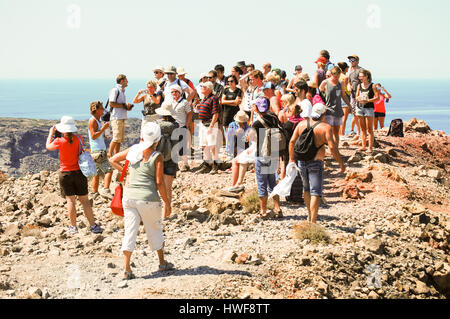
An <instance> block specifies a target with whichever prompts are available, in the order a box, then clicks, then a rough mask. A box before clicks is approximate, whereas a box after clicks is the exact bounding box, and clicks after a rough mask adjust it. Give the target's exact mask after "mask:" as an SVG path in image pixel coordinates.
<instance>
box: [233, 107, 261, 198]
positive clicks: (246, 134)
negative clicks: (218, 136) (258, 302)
mask: <svg viewBox="0 0 450 319" xmlns="http://www.w3.org/2000/svg"><path fill="white" fill-rule="evenodd" d="M248 120H249V117H248V115H247V113H246V112H244V111H239V112H238V113H237V114H236V115H235V117H234V122H232V123H231V124H230V126H229V127H228V133H227V145H226V151H227V153H228V155H229V156H232V157H234V158H233V160H232V167H231V172H232V177H231V179H232V186H231V187H230V188H228V189H227V191H229V192H236V193H239V192H242V191H243V190H244V177H245V173H246V172H247V168H248V165H249V164H250V163H254V162H255V153H256V138H255V137H256V136H255V135H254V131H253V130H250V127H249V126H248V125H247V122H248ZM252 133H253V134H252ZM252 136H253V138H252Z"/></svg>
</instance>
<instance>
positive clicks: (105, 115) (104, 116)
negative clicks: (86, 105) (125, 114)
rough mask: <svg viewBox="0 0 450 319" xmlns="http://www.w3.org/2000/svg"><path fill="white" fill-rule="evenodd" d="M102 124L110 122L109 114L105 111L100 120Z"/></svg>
mask: <svg viewBox="0 0 450 319" xmlns="http://www.w3.org/2000/svg"><path fill="white" fill-rule="evenodd" d="M100 119H101V120H102V121H103V122H109V121H110V120H111V112H110V111H105V113H104V114H103V115H102V117H101V118H100Z"/></svg>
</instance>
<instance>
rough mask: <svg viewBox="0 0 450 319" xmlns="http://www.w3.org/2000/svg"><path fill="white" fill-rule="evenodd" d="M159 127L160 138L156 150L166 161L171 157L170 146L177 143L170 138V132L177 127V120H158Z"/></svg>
mask: <svg viewBox="0 0 450 319" xmlns="http://www.w3.org/2000/svg"><path fill="white" fill-rule="evenodd" d="M157 123H158V124H159V127H160V128H161V139H160V140H159V143H158V145H157V146H156V150H157V151H158V152H160V153H161V154H162V156H163V161H164V162H167V161H168V160H170V159H172V147H173V146H174V144H176V143H177V141H176V140H172V132H173V131H174V130H175V129H177V128H178V127H179V125H178V123H177V122H167V121H158V122H157Z"/></svg>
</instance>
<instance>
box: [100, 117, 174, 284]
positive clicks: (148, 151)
mask: <svg viewBox="0 0 450 319" xmlns="http://www.w3.org/2000/svg"><path fill="white" fill-rule="evenodd" d="M160 139H161V129H160V128H159V125H158V124H157V123H154V122H149V123H146V124H145V125H144V128H143V129H142V133H141V141H140V143H139V144H135V145H133V146H132V147H130V148H129V149H127V150H124V151H123V152H120V153H118V154H116V155H114V156H113V157H112V158H110V160H109V161H110V163H111V165H112V166H113V167H114V168H115V169H117V170H119V172H121V171H122V169H123V166H122V165H121V164H120V163H121V162H122V161H124V160H125V159H126V160H128V161H129V162H130V164H129V172H128V174H129V176H128V177H127V183H126V186H125V189H124V194H123V200H122V203H123V210H124V222H125V223H124V225H125V235H124V238H123V242H122V251H123V256H124V262H125V273H124V279H133V278H135V276H134V274H133V273H132V271H131V267H130V260H131V254H132V252H133V250H134V248H135V246H136V236H137V233H138V230H139V224H140V222H141V220H142V221H143V223H144V228H145V232H146V233H147V239H148V242H149V244H150V247H151V249H152V250H156V251H157V253H158V258H159V270H160V271H164V270H169V269H172V268H173V264H172V263H169V262H167V261H165V260H164V251H163V247H164V234H163V229H162V224H161V210H162V209H161V198H162V200H163V202H164V217H165V218H167V217H169V215H170V213H171V206H170V200H169V197H168V196H167V191H166V187H165V184H164V168H163V157H162V155H161V153H159V152H157V151H156V146H157V145H158V142H159V140H160ZM158 192H159V194H158Z"/></svg>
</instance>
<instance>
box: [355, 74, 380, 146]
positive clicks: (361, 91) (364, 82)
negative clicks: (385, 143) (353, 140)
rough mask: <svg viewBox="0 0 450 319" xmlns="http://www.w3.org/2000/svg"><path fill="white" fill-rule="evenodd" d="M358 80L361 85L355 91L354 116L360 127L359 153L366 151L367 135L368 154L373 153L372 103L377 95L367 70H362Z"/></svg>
mask: <svg viewBox="0 0 450 319" xmlns="http://www.w3.org/2000/svg"><path fill="white" fill-rule="evenodd" d="M359 80H360V81H361V83H360V84H359V85H358V88H357V90H356V101H357V102H358V105H357V107H356V116H357V117H358V121H359V125H360V127H361V143H362V145H361V148H360V149H359V150H360V151H365V150H366V145H367V135H369V152H372V151H373V143H374V135H373V118H374V115H375V112H374V107H375V105H374V102H376V101H377V100H378V99H379V93H378V90H377V88H376V86H375V85H374V84H373V83H372V74H371V73H370V71H368V70H364V69H362V70H361V71H360V72H359Z"/></svg>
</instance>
